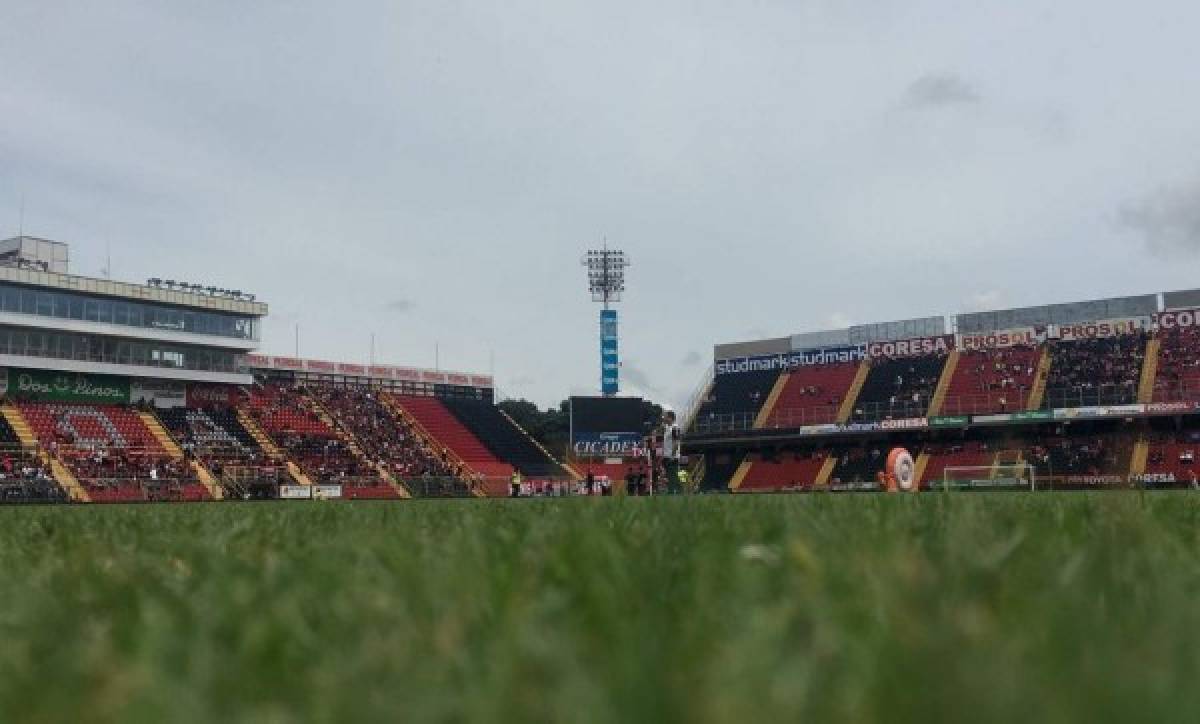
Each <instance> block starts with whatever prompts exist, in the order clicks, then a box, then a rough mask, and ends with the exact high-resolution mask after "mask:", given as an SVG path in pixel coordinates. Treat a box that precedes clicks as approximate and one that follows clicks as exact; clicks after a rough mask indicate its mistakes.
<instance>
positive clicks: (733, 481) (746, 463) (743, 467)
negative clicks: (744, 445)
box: [729, 458, 754, 493]
mask: <svg viewBox="0 0 1200 724" xmlns="http://www.w3.org/2000/svg"><path fill="white" fill-rule="evenodd" d="M753 464H754V463H752V462H750V460H749V459H748V458H742V462H741V463H740V464H739V465H738V466H737V470H735V471H734V473H733V477H732V478H730V479H729V490H730V492H734V493H736V492H737V489H738V488H740V487H742V481H744V480H745V479H746V474H747V473H749V472H750V466H751V465H753Z"/></svg>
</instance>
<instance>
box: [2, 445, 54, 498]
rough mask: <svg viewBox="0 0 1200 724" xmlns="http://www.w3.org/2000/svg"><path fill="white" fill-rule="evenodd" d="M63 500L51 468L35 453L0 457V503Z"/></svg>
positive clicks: (8, 453)
mask: <svg viewBox="0 0 1200 724" xmlns="http://www.w3.org/2000/svg"><path fill="white" fill-rule="evenodd" d="M66 499H67V497H66V493H65V492H64V491H63V489H62V488H60V487H59V485H58V483H57V482H55V480H54V475H53V474H52V473H51V471H50V466H49V465H47V464H46V463H45V462H43V461H42V460H41V459H40V458H39V457H38V456H37V455H36V454H33V453H29V452H6V453H4V454H3V455H0V501H3V502H10V503H18V502H41V503H51V502H63V501H65V500H66Z"/></svg>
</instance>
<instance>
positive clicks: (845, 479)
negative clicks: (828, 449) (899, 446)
mask: <svg viewBox="0 0 1200 724" xmlns="http://www.w3.org/2000/svg"><path fill="white" fill-rule="evenodd" d="M832 452H833V454H834V455H835V456H836V460H837V462H836V463H835V464H834V467H833V472H832V473H831V474H830V476H829V483H830V484H831V485H832V484H838V483H874V482H877V481H878V480H879V473H880V472H882V471H883V468H884V466H885V465H886V464H887V449H886V446H885V445H884V444H882V443H878V444H870V445H865V446H855V447H850V448H845V449H842V450H834V451H832Z"/></svg>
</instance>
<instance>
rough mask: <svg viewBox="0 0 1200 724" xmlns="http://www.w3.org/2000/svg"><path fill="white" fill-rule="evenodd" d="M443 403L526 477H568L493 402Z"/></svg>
mask: <svg viewBox="0 0 1200 724" xmlns="http://www.w3.org/2000/svg"><path fill="white" fill-rule="evenodd" d="M442 403H443V404H444V405H445V407H446V409H447V410H449V411H450V413H451V414H452V415H454V417H456V418H457V419H458V421H459V422H461V423H462V424H463V426H464V427H465V428H467V429H468V430H470V431H471V433H472V434H473V435H474V436H475V438H476V439H478V440H480V441H482V442H483V444H484V445H485V446H486V447H487V448H488V449H489V450H490V451H491V452H492V454H493V455H495V456H496V457H497V458H499V459H500V460H503V461H504V462H506V463H508V464H509V465H511V466H513V467H515V468H516V469H517V470H520V471H521V474H522V475H524V476H525V477H527V478H561V477H565V476H566V471H564V470H563V468H562V466H560V465H559V464H558V463H556V462H554V460H552V459H551V458H550V456H549V455H547V454H546V453H545V451H543V450H542V449H541V448H540V447H538V446H537V445H536V444H534V442H533V440H532V439H530V437H529V436H528V435H526V434H525V432H524V431H522V430H521V429H520V428H519V427H517V426H516V425H515V424H513V422H512V420H510V419H509V418H507V417H505V416H504V415H503V414H502V413H501V412H500V410H499V408H497V407H496V406H495V405H493V404H492V403H491V402H485V401H483V400H468V399H462V398H454V397H450V398H445V399H443V400H442Z"/></svg>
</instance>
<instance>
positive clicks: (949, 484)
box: [930, 463, 1037, 490]
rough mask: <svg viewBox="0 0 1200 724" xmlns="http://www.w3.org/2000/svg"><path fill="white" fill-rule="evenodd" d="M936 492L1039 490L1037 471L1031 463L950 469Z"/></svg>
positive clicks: (936, 483) (935, 486)
mask: <svg viewBox="0 0 1200 724" xmlns="http://www.w3.org/2000/svg"><path fill="white" fill-rule="evenodd" d="M930 488H932V489H934V490H1037V469H1036V468H1034V467H1033V466H1032V465H1030V464H1029V463H1003V464H996V465H975V466H961V467H948V468H946V469H945V470H944V471H942V479H941V480H934V481H932V483H931V484H930Z"/></svg>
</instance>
